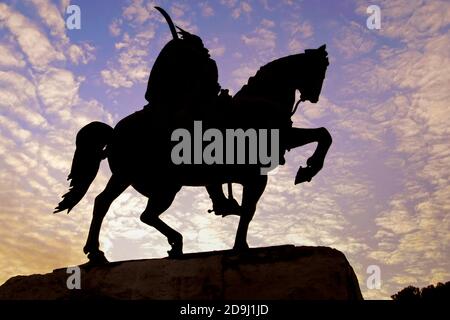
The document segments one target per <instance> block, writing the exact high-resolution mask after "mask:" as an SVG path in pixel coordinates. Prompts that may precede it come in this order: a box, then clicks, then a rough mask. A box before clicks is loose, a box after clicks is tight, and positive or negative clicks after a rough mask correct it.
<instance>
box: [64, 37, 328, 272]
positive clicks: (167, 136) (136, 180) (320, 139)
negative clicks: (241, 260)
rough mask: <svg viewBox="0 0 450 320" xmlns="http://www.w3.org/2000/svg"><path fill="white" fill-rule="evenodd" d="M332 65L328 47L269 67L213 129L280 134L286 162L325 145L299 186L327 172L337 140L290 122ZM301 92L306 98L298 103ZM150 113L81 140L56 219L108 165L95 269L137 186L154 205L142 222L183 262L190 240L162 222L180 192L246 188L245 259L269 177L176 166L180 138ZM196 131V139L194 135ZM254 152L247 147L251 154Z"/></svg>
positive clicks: (95, 228) (98, 212) (242, 168)
mask: <svg viewBox="0 0 450 320" xmlns="http://www.w3.org/2000/svg"><path fill="white" fill-rule="evenodd" d="M328 64H329V62H328V57H327V52H326V48H325V45H323V46H321V47H320V48H318V49H309V50H306V51H305V52H304V53H301V54H294V55H290V56H286V57H283V58H280V59H277V60H275V61H272V62H270V63H268V64H266V65H265V66H263V67H262V68H260V70H259V71H258V72H257V73H256V74H255V75H254V76H253V77H250V79H249V81H248V83H247V84H246V85H244V86H243V88H242V89H241V90H240V91H239V92H238V93H237V94H236V95H235V96H234V97H232V99H231V106H230V108H229V110H226V111H224V112H222V113H221V116H220V119H219V120H220V121H219V120H217V119H216V120H212V121H210V122H209V124H208V123H207V125H206V127H210V128H211V127H214V124H217V123H219V125H217V127H218V130H219V131H220V130H221V131H222V132H223V131H224V130H226V128H271V129H279V133H280V134H279V139H280V148H281V150H280V153H281V154H283V153H284V152H285V151H287V150H291V149H293V148H297V147H300V146H303V145H306V144H309V143H312V142H317V143H318V144H317V148H316V150H315V152H314V153H313V155H312V156H311V157H310V158H309V159H308V160H307V166H306V167H305V168H302V167H300V168H299V170H298V172H297V175H296V178H295V183H296V184H297V183H301V182H304V181H310V180H311V178H312V177H314V176H315V175H316V174H317V173H318V172H319V171H320V170H321V169H322V167H323V164H324V160H325V156H326V154H327V152H328V149H329V147H330V145H331V143H332V138H331V135H330V134H329V132H328V131H327V130H326V129H325V128H315V129H305V128H295V127H292V121H291V120H290V118H291V116H292V115H293V114H294V112H295V110H296V109H297V106H298V104H299V103H300V102H301V101H310V102H312V103H317V101H318V100H319V95H320V92H321V89H322V83H323V81H324V78H325V73H326V69H327V66H328ZM296 90H299V91H300V94H301V96H300V100H299V101H298V102H297V103H295V92H296ZM294 106H295V107H294ZM168 107H169V106H168ZM293 107H294V108H293ZM149 109H150V110H146V108H144V110H140V111H137V112H135V113H133V114H131V115H129V116H127V117H125V118H124V119H122V120H121V121H120V122H119V123H117V125H116V126H115V127H114V128H112V127H110V126H109V125H107V124H104V123H101V122H92V123H90V124H88V125H86V126H85V127H83V128H82V129H81V130H80V131H79V132H78V134H77V137H76V150H75V154H74V158H73V162H72V168H71V172H70V175H69V177H68V179H70V180H71V182H70V189H69V192H68V193H66V194H65V195H64V196H63V200H62V201H61V202H60V203H59V205H58V207H57V208H56V209H55V213H56V212H59V211H63V210H65V209H67V210H68V211H70V210H71V209H72V208H73V207H74V206H75V205H76V204H77V203H78V202H79V201H80V200H81V199H82V197H83V196H84V195H85V193H86V192H87V190H88V188H89V186H90V184H91V183H92V181H93V180H94V179H95V176H96V174H97V172H98V169H99V165H100V162H101V161H102V160H103V159H108V163H109V167H110V169H111V172H112V176H111V178H110V179H109V181H108V183H107V185H106V187H105V189H104V190H103V191H102V192H101V193H100V194H99V195H97V197H96V198H95V203H94V209H93V216H92V221H91V225H90V229H89V235H88V238H87V241H86V244H85V246H84V249H83V250H84V253H85V254H87V257H88V259H89V262H90V263H95V264H98V263H106V262H107V259H106V258H105V255H104V253H103V252H102V251H101V250H100V248H99V234H100V229H101V225H102V221H103V219H104V217H105V215H106V214H107V212H108V209H109V207H110V205H111V203H112V202H113V201H114V199H116V198H117V197H118V196H119V195H120V194H121V193H122V192H124V191H125V189H127V188H128V187H129V186H132V187H133V188H134V189H136V190H137V191H138V192H139V193H141V194H142V195H144V196H145V197H147V198H149V200H148V204H147V207H146V208H145V210H144V212H143V213H142V214H141V216H140V219H141V221H142V222H144V223H146V224H147V225H150V226H152V227H154V228H156V229H157V230H158V231H160V232H161V233H162V234H163V235H164V236H166V237H167V240H168V242H169V245H170V246H171V249H170V250H169V251H168V254H169V257H179V256H180V255H182V254H183V237H182V235H181V234H180V233H179V232H177V231H175V230H174V229H172V228H171V227H170V226H168V225H167V224H166V223H165V222H163V221H162V220H161V219H160V218H159V216H160V215H161V214H162V213H163V212H164V211H166V210H167V209H168V208H169V207H170V205H171V204H172V202H173V200H174V198H175V195H176V194H177V193H178V192H179V191H180V189H181V188H182V187H183V186H208V185H211V184H224V183H238V184H241V185H242V186H243V194H242V201H241V210H240V219H239V225H238V228H237V233H236V237H235V243H234V247H233V250H235V251H236V252H241V251H243V250H246V249H248V248H249V246H248V244H247V232H248V228H249V224H250V222H251V220H252V218H253V216H254V214H255V210H256V206H257V203H258V201H259V199H260V197H261V195H262V194H263V192H264V190H265V187H266V184H267V175H266V174H261V168H262V167H263V165H262V164H261V163H256V164H255V163H252V164H249V163H245V164H233V165H230V164H224V163H215V164H212V165H208V164H182V165H176V164H173V161H172V159H171V150H172V148H173V146H174V141H173V140H172V139H171V135H172V137H173V129H174V126H170V125H168V124H167V122H164V121H161V120H160V119H159V118H158V114H156V113H152V111H151V108H149ZM222 115H224V116H222ZM189 130H191V131H192V128H190V129H189ZM250 147H251V146H250V145H249V144H247V145H246V149H247V150H248V149H249V148H250ZM281 162H282V163H281V164H283V161H281Z"/></svg>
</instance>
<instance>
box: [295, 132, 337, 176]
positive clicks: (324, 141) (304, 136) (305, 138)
mask: <svg viewBox="0 0 450 320" xmlns="http://www.w3.org/2000/svg"><path fill="white" fill-rule="evenodd" d="M312 142H317V148H316V150H315V151H314V153H313V155H312V156H311V157H310V158H309V159H308V160H307V161H306V165H307V167H306V168H302V167H300V168H299V169H298V171H297V175H296V177H295V184H298V183H301V182H304V181H311V179H312V178H313V177H314V176H315V175H316V174H317V173H318V172H319V171H320V170H321V169H322V167H323V163H324V161H325V157H326V155H327V152H328V149H329V148H330V146H331V143H332V142H333V139H332V138H331V135H330V133H329V132H328V130H327V129H325V128H317V129H301V128H292V129H290V130H289V131H288V134H287V137H286V147H287V148H288V149H293V148H297V147H301V146H304V145H306V144H309V143H312Z"/></svg>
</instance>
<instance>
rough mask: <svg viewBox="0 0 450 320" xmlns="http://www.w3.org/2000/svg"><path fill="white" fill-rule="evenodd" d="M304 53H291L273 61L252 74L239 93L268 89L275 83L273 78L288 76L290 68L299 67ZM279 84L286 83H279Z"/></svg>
mask: <svg viewBox="0 0 450 320" xmlns="http://www.w3.org/2000/svg"><path fill="white" fill-rule="evenodd" d="M304 55H305V54H304V53H300V54H295V55H290V56H286V57H282V58H279V59H276V60H274V61H271V62H269V63H267V64H265V65H264V66H262V67H261V68H259V70H258V71H257V72H256V74H255V75H254V76H251V77H250V78H249V79H248V82H247V84H245V85H244V86H243V87H242V89H241V90H239V92H238V94H245V93H250V92H255V91H256V92H257V91H260V90H264V89H266V86H267V85H268V84H271V85H273V79H274V78H278V77H280V76H284V77H288V76H289V72H288V71H290V70H292V69H293V68H296V67H299V64H300V62H301V60H303V59H302V58H303V57H304ZM279 85H284V84H282V83H279Z"/></svg>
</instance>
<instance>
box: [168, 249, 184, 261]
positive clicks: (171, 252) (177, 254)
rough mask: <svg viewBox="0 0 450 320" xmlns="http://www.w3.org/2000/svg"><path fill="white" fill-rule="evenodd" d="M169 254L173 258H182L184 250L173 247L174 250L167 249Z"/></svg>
mask: <svg viewBox="0 0 450 320" xmlns="http://www.w3.org/2000/svg"><path fill="white" fill-rule="evenodd" d="M167 254H168V255H169V258H171V259H175V258H180V257H181V256H182V255H183V250H180V249H175V248H172V250H169V251H167Z"/></svg>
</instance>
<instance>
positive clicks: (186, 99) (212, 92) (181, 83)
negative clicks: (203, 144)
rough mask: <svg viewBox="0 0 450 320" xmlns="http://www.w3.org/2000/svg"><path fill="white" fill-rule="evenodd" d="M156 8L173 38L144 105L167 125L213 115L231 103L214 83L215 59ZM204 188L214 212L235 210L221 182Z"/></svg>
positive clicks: (160, 58) (151, 79) (157, 66)
mask: <svg viewBox="0 0 450 320" xmlns="http://www.w3.org/2000/svg"><path fill="white" fill-rule="evenodd" d="M157 9H158V10H159V11H160V12H161V13H162V14H163V15H164V17H165V18H166V20H167V22H168V24H169V27H170V29H171V31H172V36H173V39H172V40H170V41H169V42H168V43H167V44H166V45H165V46H164V48H163V49H162V50H161V52H160V54H159V56H158V57H157V59H156V61H155V63H154V65H153V68H152V70H151V72H150V77H149V80H148V85H147V91H146V93H145V99H146V100H147V101H148V105H146V106H145V107H144V108H145V109H149V110H152V111H154V112H156V114H157V117H158V119H162V121H164V122H165V124H166V125H168V126H170V127H171V128H178V127H182V126H183V125H187V124H189V123H192V121H193V120H205V119H209V120H210V119H214V118H217V116H216V117H214V113H215V112H217V111H219V110H221V109H222V108H223V107H225V106H226V105H227V104H229V103H231V96H230V95H229V94H228V90H223V89H221V87H220V85H219V83H218V70H217V65H216V62H215V61H214V60H213V59H211V57H210V55H209V51H208V49H207V48H205V46H204V44H203V42H202V40H201V39H200V37H198V36H196V35H193V34H191V33H189V32H187V31H184V30H182V29H181V28H178V29H179V30H180V32H179V33H180V35H181V38H179V37H178V34H177V32H176V31H175V26H174V25H173V22H172V21H171V19H170V17H169V16H168V15H167V13H165V12H164V11H163V10H162V9H160V8H157ZM206 189H207V191H208V193H209V196H210V198H211V200H212V202H213V211H215V214H216V215H226V214H239V212H240V207H239V204H238V203H237V202H236V200H235V199H233V198H226V197H225V195H224V193H223V191H222V185H221V184H213V185H209V186H206Z"/></svg>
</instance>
